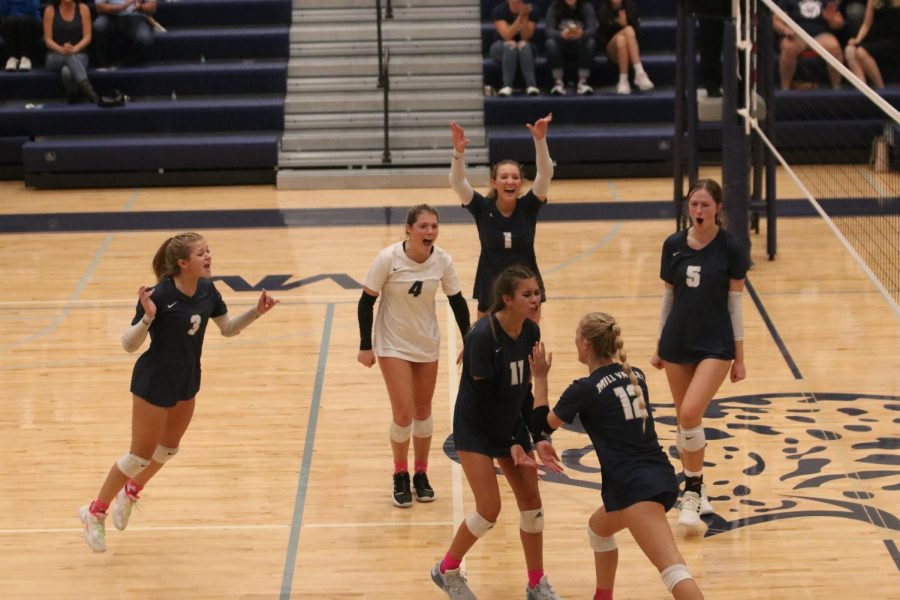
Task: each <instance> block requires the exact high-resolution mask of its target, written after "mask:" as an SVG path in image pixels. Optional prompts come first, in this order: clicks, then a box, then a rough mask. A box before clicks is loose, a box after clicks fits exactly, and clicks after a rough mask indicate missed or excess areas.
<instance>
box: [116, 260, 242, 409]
mask: <svg viewBox="0 0 900 600" xmlns="http://www.w3.org/2000/svg"><path fill="white" fill-rule="evenodd" d="M150 299H151V300H153V303H154V304H156V317H155V318H154V319H153V322H152V323H151V324H150V347H149V348H148V349H147V351H146V352H144V353H143V354H141V356H140V358H138V360H137V362H136V363H135V365H134V370H133V372H132V374H131V392H132V393H133V394H136V395H137V396H140V397H141V398H143V399H145V400H147V401H148V402H150V403H151V404H155V405H157V406H164V407H169V406H174V405H175V403H176V402H178V401H179V400H190V399H191V398H193V397H194V396H195V395H196V394H197V391H198V390H199V389H200V354H201V353H202V352H203V336H204V334H205V333H206V325H207V324H208V323H209V319H210V318H212V317H218V316H221V315H224V314H226V313H227V312H228V309H227V308H226V306H225V302H224V301H223V300H222V296H221V295H220V294H219V291H218V290H217V289H216V286H215V285H213V282H212V280H211V279H200V280H199V281H198V282H197V291H196V292H195V293H194V295H193V296H191V297H188V296H185V295H184V294H182V293H181V292H180V291H178V288H176V287H175V282H174V281H173V280H172V278H171V277H167V278H165V279H163V280H162V281H160V282H159V283H158V284H157V285H156V287H154V288H153V295H151V296H150ZM143 316H144V307H143V306H141V303H140V302H138V305H137V309H136V311H135V315H134V319H133V320H132V321H131V324H132V325H134V324H135V323H137V322H138V321H140V320H141V318H142V317H143Z"/></svg>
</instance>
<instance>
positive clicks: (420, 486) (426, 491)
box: [412, 473, 434, 502]
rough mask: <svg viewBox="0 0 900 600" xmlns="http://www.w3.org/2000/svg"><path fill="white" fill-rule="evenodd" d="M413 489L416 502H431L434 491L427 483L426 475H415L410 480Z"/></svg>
mask: <svg viewBox="0 0 900 600" xmlns="http://www.w3.org/2000/svg"><path fill="white" fill-rule="evenodd" d="M412 484H413V489H414V490H415V492H416V500H418V501H419V502H433V501H434V490H433V489H431V484H429V483H428V475H426V474H425V473H416V474H415V475H413V479H412Z"/></svg>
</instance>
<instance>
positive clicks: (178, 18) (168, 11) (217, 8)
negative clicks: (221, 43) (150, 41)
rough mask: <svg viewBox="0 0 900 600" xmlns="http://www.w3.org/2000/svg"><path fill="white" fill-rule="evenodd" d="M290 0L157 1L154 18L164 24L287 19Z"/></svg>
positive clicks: (247, 23) (231, 23)
mask: <svg viewBox="0 0 900 600" xmlns="http://www.w3.org/2000/svg"><path fill="white" fill-rule="evenodd" d="M291 10H292V5H291V2H290V0H188V1H186V2H158V3H157V5H156V20H157V21H159V22H160V23H162V25H163V26H164V27H166V28H175V29H177V28H182V27H197V26H198V25H203V26H205V27H213V26H216V27H218V26H232V27H236V26H250V25H270V24H272V23H290V22H291Z"/></svg>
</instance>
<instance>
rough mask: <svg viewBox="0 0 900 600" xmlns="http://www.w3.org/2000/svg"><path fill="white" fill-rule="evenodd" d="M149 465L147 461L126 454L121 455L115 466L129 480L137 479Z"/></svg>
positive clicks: (134, 455)
mask: <svg viewBox="0 0 900 600" xmlns="http://www.w3.org/2000/svg"><path fill="white" fill-rule="evenodd" d="M149 464H150V461H149V460H147V459H145V458H141V457H140V456H138V455H137V454H131V453H130V452H129V453H128V454H123V455H122V457H121V458H120V459H119V460H117V461H116V466H117V467H119V470H120V471H122V474H123V475H125V476H126V477H128V478H129V479H134V478H135V477H137V476H138V473H140V472H141V471H143V470H144V469H146V468H147V465H149Z"/></svg>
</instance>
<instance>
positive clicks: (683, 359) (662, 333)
mask: <svg viewBox="0 0 900 600" xmlns="http://www.w3.org/2000/svg"><path fill="white" fill-rule="evenodd" d="M687 205H688V211H689V213H690V219H691V226H690V227H689V228H688V229H685V230H683V231H679V232H677V233H674V234H672V235H671V236H669V238H668V239H667V240H666V241H665V242H664V243H663V248H662V258H661V265H660V277H661V278H662V280H663V282H664V284H665V287H664V289H663V303H662V310H661V312H660V321H659V343H658V346H657V352H656V354H654V356H653V358H652V359H651V361H650V362H651V364H652V365H653V366H654V367H656V368H657V369H662V368H665V370H666V378H667V379H668V380H669V388H670V389H671V391H672V399H673V401H674V403H675V414H676V417H677V419H678V433H677V437H676V445H677V447H678V454H679V457H680V458H681V464H682V466H683V467H684V478H685V488H684V489H685V492H684V496H683V497H682V501H681V514H680V515H679V517H678V521H679V523H681V524H683V525H687V526H691V527H693V526H697V525H699V523H700V515H701V514H711V513H712V512H714V511H713V508H712V506H711V505H710V503H709V500H708V498H707V494H706V486H705V485H704V484H703V457H704V448H705V447H706V436H705V434H704V431H703V413H705V412H706V408H707V407H708V406H709V403H710V402H711V401H712V398H713V396H714V395H715V394H716V392H717V391H718V389H719V386H721V385H722V382H723V381H724V380H725V377H726V376H727V375H728V374H729V372H730V373H731V381H732V382H738V381H740V380H742V379H744V378H745V377H746V375H747V371H746V367H745V366H744V317H743V307H742V299H743V292H744V278H745V277H746V276H747V270H748V269H749V268H750V256H749V254H748V252H747V249H746V248H744V246H743V245H742V243H741V241H740V240H739V239H738V238H737V236H735V235H734V234H732V233H730V232H729V231H726V230H725V229H723V228H722V226H721V224H720V214H721V212H722V188H721V187H720V186H719V184H718V183H716V182H715V181H713V180H712V179H701V180H699V181H697V183H696V184H695V185H694V187H692V188H691V190H690V191H689V192H688V196H687Z"/></svg>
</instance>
